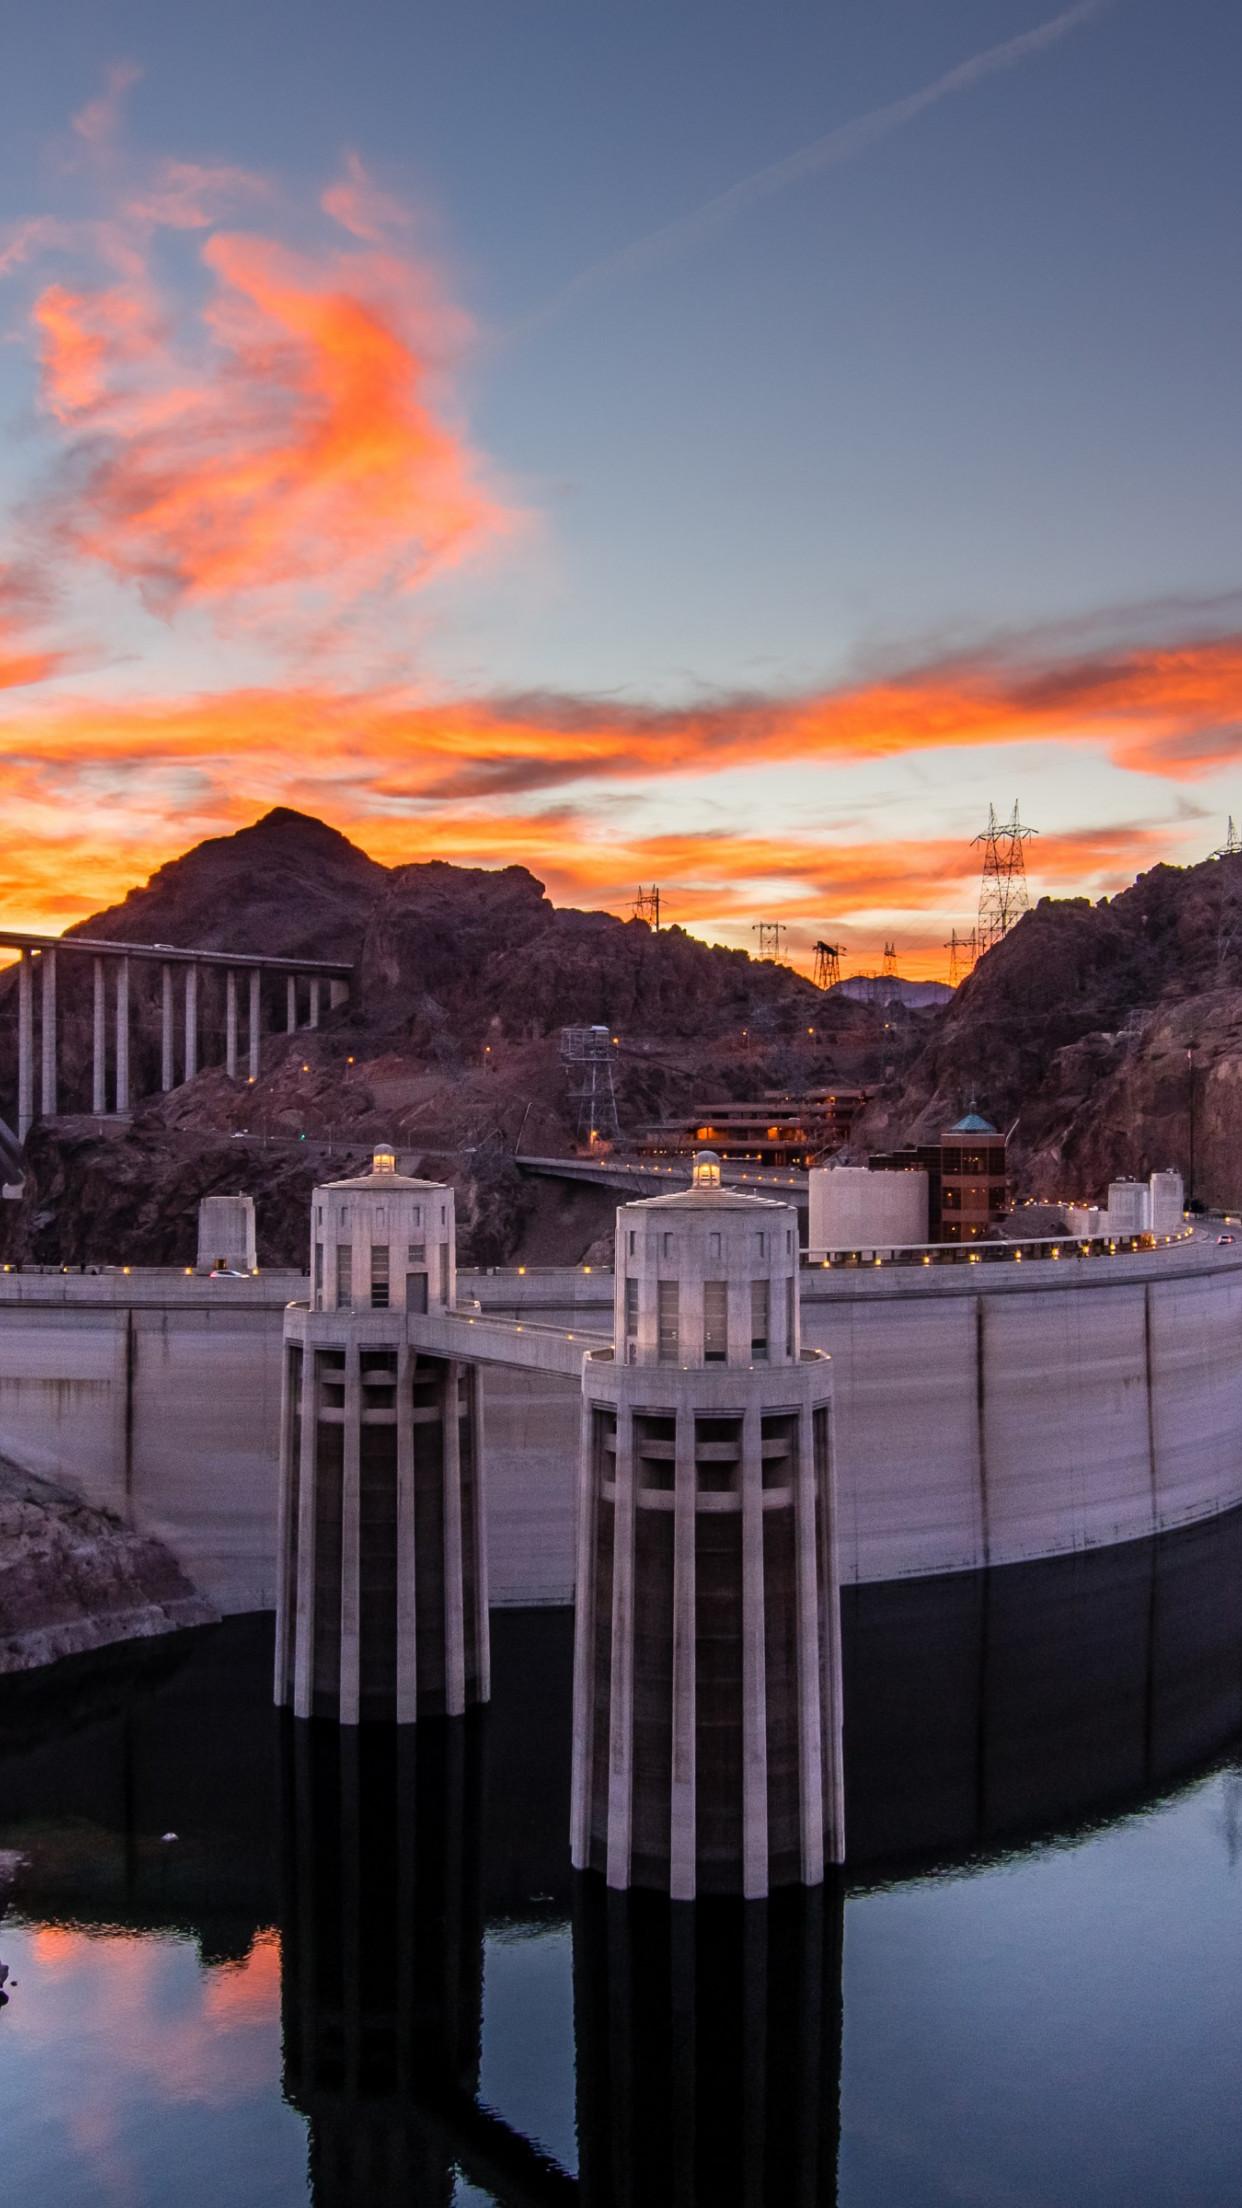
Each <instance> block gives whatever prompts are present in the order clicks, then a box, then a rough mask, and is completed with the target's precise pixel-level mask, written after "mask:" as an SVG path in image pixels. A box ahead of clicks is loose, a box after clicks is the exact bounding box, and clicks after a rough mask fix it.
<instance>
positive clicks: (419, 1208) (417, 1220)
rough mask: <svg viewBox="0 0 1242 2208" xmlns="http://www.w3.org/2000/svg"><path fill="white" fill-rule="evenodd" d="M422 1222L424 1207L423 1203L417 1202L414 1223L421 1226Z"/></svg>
mask: <svg viewBox="0 0 1242 2208" xmlns="http://www.w3.org/2000/svg"><path fill="white" fill-rule="evenodd" d="M422 1223H423V1207H422V1205H421V1204H415V1206H414V1224H415V1226H416V1227H421V1225H422Z"/></svg>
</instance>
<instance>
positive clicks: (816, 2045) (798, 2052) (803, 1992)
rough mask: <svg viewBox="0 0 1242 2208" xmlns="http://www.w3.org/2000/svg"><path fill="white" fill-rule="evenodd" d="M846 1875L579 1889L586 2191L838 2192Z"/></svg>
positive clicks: (773, 2195)
mask: <svg viewBox="0 0 1242 2208" xmlns="http://www.w3.org/2000/svg"><path fill="white" fill-rule="evenodd" d="M842 1911H843V1899H842V1888H841V1883H840V1880H839V1879H837V1878H834V1879H831V1880H830V1881H829V1882H828V1883H827V1884H826V1885H823V1886H817V1887H813V1888H809V1889H808V1888H791V1889H787V1890H786V1891H785V1892H783V1893H781V1894H779V1895H776V1896H774V1897H773V1898H772V1899H771V1900H769V1901H766V1902H742V1901H736V1902H735V1901H723V1900H720V1901H712V1900H708V1901H699V1902H695V1903H688V1902H669V1901H666V1900H664V1899H663V1898H662V1897H660V1896H657V1895H654V1894H652V1895H646V1894H637V1893H631V1894H618V1893H610V1892H608V1890H607V1889H606V1888H605V1887H604V1886H603V1885H602V1883H601V1882H600V1881H598V1880H597V1879H595V1878H589V1879H588V1878H584V1879H583V1880H582V1881H581V1883H580V1885H579V1889H578V1892H577V1895H576V1897H575V1902H574V2028H575V2037H576V2040H577V2053H578V2144H579V2154H580V2158H581V2181H582V2191H581V2198H582V2200H583V2201H584V2202H587V2203H589V2204H590V2208H664V2204H666V2203H667V2204H668V2208H674V2203H675V2204H676V2208H734V2204H736V2208H776V2204H777V2203H779V2204H780V2208H827V2204H829V2203H831V2202H834V2201H835V2200H836V2197H837V2144H838V2127H839V2077H840V2055H841V1931H842Z"/></svg>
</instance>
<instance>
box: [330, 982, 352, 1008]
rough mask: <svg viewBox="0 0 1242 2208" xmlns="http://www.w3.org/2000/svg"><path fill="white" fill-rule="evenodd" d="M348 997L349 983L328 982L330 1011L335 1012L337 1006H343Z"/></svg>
mask: <svg viewBox="0 0 1242 2208" xmlns="http://www.w3.org/2000/svg"><path fill="white" fill-rule="evenodd" d="M348 996H349V983H348V982H347V981H329V983H328V1006H329V1009H330V1010H331V1011H333V1012H335V1010H336V1008H337V1006H338V1004H344V1003H345V1001H346V999H347V998H348Z"/></svg>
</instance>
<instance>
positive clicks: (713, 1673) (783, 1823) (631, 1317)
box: [572, 1151, 844, 1900]
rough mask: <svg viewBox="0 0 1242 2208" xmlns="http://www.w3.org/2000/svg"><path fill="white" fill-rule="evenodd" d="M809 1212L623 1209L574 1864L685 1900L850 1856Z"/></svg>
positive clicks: (595, 1411)
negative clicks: (803, 1283)
mask: <svg viewBox="0 0 1242 2208" xmlns="http://www.w3.org/2000/svg"><path fill="white" fill-rule="evenodd" d="M797 1229H798V1220H797V1213H796V1211H795V1210H794V1208H793V1206H792V1205H788V1204H783V1203H778V1202H769V1201H767V1200H765V1199H763V1198H760V1197H754V1196H746V1195H740V1194H738V1193H737V1192H736V1191H735V1190H732V1189H724V1188H722V1186H721V1181H720V1162H719V1159H718V1158H716V1157H715V1156H714V1154H713V1153H712V1152H710V1151H707V1152H700V1154H699V1155H698V1157H697V1158H696V1159H695V1164H694V1180H693V1185H692V1186H691V1188H690V1189H689V1190H688V1191H685V1192H682V1193H677V1194H672V1195H668V1196H658V1197H655V1198H653V1199H650V1200H648V1201H646V1202H639V1203H634V1204H625V1205H622V1207H621V1208H620V1210H619V1211H618V1213H617V1244H616V1307H615V1336H614V1342H615V1347H614V1350H613V1351H612V1352H611V1353H609V1352H599V1351H597V1352H595V1353H594V1354H593V1355H590V1356H588V1357H587V1359H586V1364H585V1370H584V1376H583V1399H584V1400H583V1412H584V1418H583V1441H582V1463H581V1486H580V1493H579V1516H578V1566H577V1617H576V1628H575V1675H574V1778H573V1811H572V1817H573V1830H572V1846H573V1860H574V1863H575V1865H576V1866H577V1867H578V1868H579V1869H588V1868H590V1869H595V1870H600V1871H602V1872H603V1873H604V1874H605V1876H606V1879H607V1882H608V1884H609V1885H610V1886H614V1887H628V1886H632V1885H633V1886H650V1887H656V1888H659V1889H661V1890H662V1891H664V1892H666V1893H669V1894H671V1895H672V1896H673V1897H674V1899H679V1900H692V1899H694V1897H695V1896H696V1895H698V1894H706V1893H733V1894H744V1895H747V1896H761V1895H764V1894H766V1893H768V1891H769V1890H770V1889H771V1888H772V1887H777V1886H785V1885H797V1884H803V1885H809V1886H813V1885H816V1884H818V1883H819V1881H820V1880H821V1879H822V1878H823V1875H824V1864H825V1862H826V1861H828V1862H835V1861H839V1860H840V1859H841V1856H842V1854H843V1852H844V1850H843V1842H844V1830H843V1810H842V1798H841V1754H840V1735H841V1658H840V1615H839V1599H838V1585H837V1568H836V1562H835V1542H834V1526H833V1481H832V1440H831V1379H830V1366H829V1362H828V1359H827V1358H826V1357H824V1356H822V1355H821V1353H820V1352H819V1351H816V1350H806V1351H804V1350H803V1349H802V1347H801V1340H800V1331H799V1313H798V1262H799V1257H798V1231H797Z"/></svg>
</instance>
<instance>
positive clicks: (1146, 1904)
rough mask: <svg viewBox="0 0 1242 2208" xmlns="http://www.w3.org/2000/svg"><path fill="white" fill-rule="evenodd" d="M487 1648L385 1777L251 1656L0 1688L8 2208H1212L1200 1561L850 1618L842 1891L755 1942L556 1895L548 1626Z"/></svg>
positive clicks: (1220, 2079) (765, 1920)
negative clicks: (457, 1720) (479, 1711)
mask: <svg viewBox="0 0 1242 2208" xmlns="http://www.w3.org/2000/svg"><path fill="white" fill-rule="evenodd" d="M494 1622H495V1650H494V1665H495V1673H496V1682H497V1694H496V1700H495V1702H494V1704H493V1706H492V1708H491V1710H490V1711H489V1712H488V1713H487V1714H486V1716H485V1717H483V1718H482V1719H481V1721H479V1722H477V1723H476V1722H473V1721H471V1722H468V1723H464V1724H459V1725H456V1726H449V1725H443V1724H442V1725H439V1726H428V1727H424V1728H420V1729H419V1733H418V1737H417V1739H416V1740H412V1739H409V1738H403V1739H400V1740H398V1739H397V1738H396V1737H395V1736H394V1735H393V1734H392V1733H390V1732H386V1731H384V1730H383V1729H371V1728H364V1729H363V1730H362V1732H361V1734H360V1735H358V1736H349V1735H341V1734H338V1733H337V1732H335V1731H334V1730H333V1729H332V1728H327V1727H319V1726H295V1725H293V1724H291V1723H289V1722H288V1721H285V1720H282V1719H280V1718H279V1717H278V1716H277V1715H276V1713H275V1712H273V1711H272V1710H271V1709H270V1707H269V1705H268V1683H269V1650H270V1626H269V1623H268V1621H267V1620H264V1619H238V1620H233V1621H230V1622H229V1623H228V1624H226V1625H225V1626H223V1627H220V1628H217V1629H214V1630H209V1631H206V1632H203V1633H197V1634H193V1635H186V1636H180V1637H178V1638H177V1639H176V1640H175V1641H169V1642H164V1643H156V1644H152V1645H150V1646H148V1647H146V1648H144V1649H135V1650H128V1651H118V1652H110V1653H108V1654H106V1655H104V1656H101V1657H98V1658H94V1659H90V1660H83V1661H81V1662H80V1663H76V1664H74V1665H70V1666H61V1667H59V1668H58V1670H57V1672H56V1673H55V1674H53V1675H52V1676H51V1677H47V1676H45V1677H42V1678H38V1677H36V1678H33V1679H27V1680H19V1681H12V1682H8V1683H7V1684H6V1685H5V1686H4V1688H3V1691H0V1851H3V1853H4V1857H5V1858H6V1860H8V1861H9V1871H10V1873H11V1876H12V1887H11V1894H10V1899H9V1903H8V1908H7V1912H6V1913H5V1915H4V1916H3V1918H2V1919H0V1956H2V1957H3V1959H4V1961H5V1962H6V1963H7V1964H8V1966H9V1969H10V1973H11V1978H10V1986H9V1991H10V1998H9V2001H8V2004H7V2006H6V2007H5V2008H4V2009H3V2011H2V2012H0V2156H2V2166H3V2171H4V2178H5V2189H6V2193H7V2195H8V2197H10V2198H12V2199H14V2200H17V2199H22V2200H27V2201H33V2202H37V2203H39V2204H40V2208H96V2204H107V2208H165V2204H166V2203H172V2202H175V2203H178V2204H185V2208H198V2204H199V2203H202V2204H203V2208H207V2204H208V2203H210V2204H211V2208H244V2204H250V2203H254V2204H255V2208H259V2204H262V2208H284V2204H286V2203H290V2204H292V2203H295V2202H296V2203H303V2202H305V2201H307V2200H308V2199H311V2200H314V2201H315V2202H316V2203H317V2204H318V2208H345V2204H349V2208H363V2204H365V2208H396V2204H398V2203H401V2204H403V2208H407V2204H417V2208H424V2204H427V2208H431V2204H435V2208H452V2204H455V2203H490V2202H498V2203H502V2204H509V2203H512V2204H514V2208H518V2204H520V2208H536V2204H558V2203H569V2202H582V2203H584V2204H588V2208H640V2204H641V2208H650V2204H656V2208H658V2204H660V2203H669V2204H670V2208H671V2204H672V2203H673V2202H676V2203H677V2204H678V2208H689V2204H695V2208H728V2204H732V2203H737V2204H738V2208H742V2204H743V2203H745V2204H747V2208H778V2204H779V2208H787V2204H788V2208H825V2204H827V2203H832V2202H838V2201H839V2202H840V2203H842V2204H845V2208H940V2204H942V2203H943V2204H950V2203H952V2204H955V2208H956V2204H960V2203H981V2204H987V2208H1009V2204H1011V2203H1012V2204H1014V2208H1027V2204H1031V2208H1059V2204H1066V2208H1076V2204H1079V2203H1092V2204H1095V2203H1099V2204H1101V2208H1113V2204H1116V2208H1123V2204H1124V2208H1143V2204H1147V2203H1151V2204H1152V2208H1156V2204H1159V2208H1170V2204H1180V2203H1195V2204H1201V2203H1218V2202H1219V2203H1226V2202H1230V2203H1233V2202H1236V2201H1238V2200H1239V2199H1242V2096H1240V2094H1239V2089H1238V2081H1239V2078H1240V2077H1242V1767H1240V1764H1242V1515H1239V1514H1235V1516H1234V1517H1231V1518H1230V1519H1226V1520H1222V1521H1220V1522H1218V1524H1216V1525H1215V1526H1213V1527H1211V1528H1207V1529H1202V1530H1195V1531H1193V1532H1191V1533H1188V1534H1185V1535H1178V1536H1176V1537H1174V1538H1172V1539H1170V1540H1166V1541H1165V1542H1163V1543H1159V1544H1152V1545H1150V1546H1149V1545H1135V1546H1133V1547H1130V1548H1127V1549H1126V1550H1123V1551H1118V1552H1117V1553H1116V1554H1115V1555H1114V1556H1112V1557H1103V1558H1101V1557H1095V1558H1088V1559H1077V1560H1072V1561H1067V1562H1065V1563H1063V1564H1058V1565H1055V1566H1052V1565H1041V1566H1037V1567H1031V1568H1022V1569H1016V1570H1009V1571H1004V1572H999V1573H993V1574H991V1575H990V1576H989V1577H986V1578H978V1579H973V1578H972V1579H961V1580H941V1581H936V1582H926V1583H923V1584H920V1585H918V1586H915V1587H907V1588H899V1589H875V1590H865V1591H861V1592H853V1593H851V1594H850V1595H849V1596H848V1597H847V1599H846V1605H845V1629H846V1672H847V1712H848V1718H847V1724H848V1738H847V1779H848V1786H847V1793H848V1820H849V1832H850V1841H851V1851H852V1852H851V1861H850V1863H849V1865H848V1866H847V1869H846V1873H845V1877H844V1879H843V1880H842V1881H841V1882H840V1883H839V1885H836V1886H833V1887H831V1888H829V1889H827V1890H825V1892H824V1893H823V1894H822V1895H818V1896H811V1897H806V1896H789V1897H781V1899H780V1900H778V1901H777V1902H774V1903H773V1904H771V1905H770V1906H769V1907H766V1908H764V1907H760V1906H758V1905H753V1904H752V1905H749V1906H747V1907H742V1906H738V1907H730V1906H728V1905H725V1904H720V1903H716V1904H709V1905H705V1906H704V1905H701V1906H700V1908H699V1909H698V1910H697V1911H695V1910H689V1909H685V1908H683V1909H680V1910H677V1911H671V1910H669V1909H668V1908H667V1907H661V1906H660V1905H659V1904H658V1903H657V1902H655V1901H653V1900H650V1899H645V1900H643V1899H635V1900H630V1901H628V1902H626V1901H623V1900H622V1899H620V1898H619V1897H615V1896H613V1897H609V1896H605V1895H604V1894H602V1893H601V1892H600V1891H599V1890H598V1889H597V1887H596V1886H595V1884H594V1882H575V1881H574V1879H573V1878H572V1876H571V1873H570V1870H569V1866H568V1862H567V1859H566V1850H565V1843H564V1834H565V1829H566V1824H567V1800H568V1776H569V1774H568V1756H569V1698H570V1650H571V1624H570V1620H569V1618H568V1616H567V1615H565V1614H563V1613H526V1614H521V1615H513V1614H507V1615H501V1616H499V1617H498V1618H497V1619H496V1620H495V1621H494ZM15 1858H16V1859H20V1860H19V1861H16V1862H15V1861H13V1860H12V1859H15Z"/></svg>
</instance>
